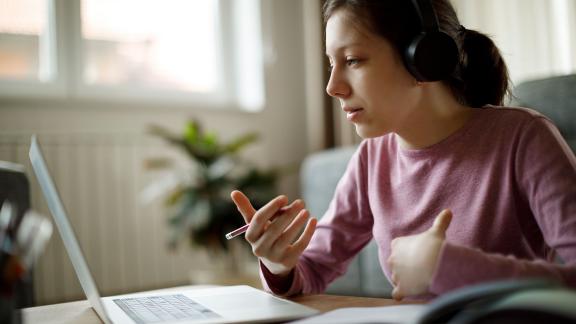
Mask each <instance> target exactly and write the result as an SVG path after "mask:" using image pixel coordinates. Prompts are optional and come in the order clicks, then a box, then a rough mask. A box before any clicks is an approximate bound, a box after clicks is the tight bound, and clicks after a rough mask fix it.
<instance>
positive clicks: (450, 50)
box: [404, 0, 459, 81]
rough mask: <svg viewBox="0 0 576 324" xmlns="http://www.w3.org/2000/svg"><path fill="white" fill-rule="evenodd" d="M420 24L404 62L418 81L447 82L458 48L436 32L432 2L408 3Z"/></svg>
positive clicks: (426, 0) (456, 57)
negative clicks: (411, 5)
mask: <svg viewBox="0 0 576 324" xmlns="http://www.w3.org/2000/svg"><path fill="white" fill-rule="evenodd" d="M412 3H413V4H414V8H415V9H416V13H417V14H418V16H419V17H420V22H421V23H422V32H421V33H420V34H418V36H416V37H415V38H414V39H413V40H412V41H411V42H410V44H409V45H408V48H406V52H405V53H404V61H405V62H406V67H407V68H408V71H410V73H411V74H412V75H413V76H414V77H415V78H416V80H418V81H440V80H444V79H446V78H448V77H449V76H450V74H452V72H453V71H454V68H455V67H456V64H457V63H458V60H459V53H458V46H456V42H455V41H454V39H453V38H452V37H450V36H449V35H448V34H446V33H444V32H442V31H440V29H439V27H438V17H437V16H436V12H435V11H434V8H433V6H432V0H412Z"/></svg>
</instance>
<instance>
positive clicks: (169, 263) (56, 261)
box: [0, 132, 211, 305]
mask: <svg viewBox="0 0 576 324" xmlns="http://www.w3.org/2000/svg"><path fill="white" fill-rule="evenodd" d="M38 137H39V141H40V144H41V146H42V149H43V152H44V155H45V158H46V162H47V164H48V168H49V170H50V171H51V173H52V176H53V178H54V181H55V183H56V186H57V188H58V190H59V192H60V196H61V198H62V200H63V203H64V206H65V209H66V211H67V213H68V216H69V218H70V222H71V223H72V227H73V229H74V231H75V233H76V236H77V238H78V240H79V242H80V246H81V247H82V250H83V252H84V255H85V257H86V259H87V262H88V265H89V267H90V269H91V271H92V274H93V276H94V278H95V281H96V283H97V285H98V287H99V289H100V293H101V294H102V295H104V296H106V295H111V294H118V293H126V292H133V291H141V290H145V289H153V288H160V287H170V286H176V285H182V284H189V278H190V277H189V276H190V272H191V271H194V270H195V269H199V268H203V267H204V266H205V265H206V264H208V263H209V260H210V259H211V258H210V256H208V255H207V254H206V253H205V252H204V251H203V250H201V249H193V248H191V247H190V246H189V244H187V242H183V244H182V245H181V247H180V248H179V249H178V250H177V251H169V250H168V248H167V244H166V242H167V240H168V234H169V233H168V226H167V224H166V220H167V217H166V211H165V209H164V207H163V205H162V201H161V199H158V201H153V202H151V203H150V202H149V203H147V204H143V203H142V202H141V201H140V199H139V197H140V196H141V193H142V191H143V189H144V188H145V187H147V186H148V185H150V183H152V182H153V181H156V180H157V179H158V178H159V176H160V175H161V174H159V172H161V171H151V170H147V169H146V168H145V163H144V162H145V161H146V160H147V159H149V158H158V157H167V156H172V157H176V158H177V157H178V155H177V152H176V151H175V148H173V147H168V146H167V145H166V144H165V143H164V142H161V141H159V140H158V139H155V138H150V137H147V136H145V135H134V134H84V133H83V134H39V136H38ZM29 143H30V134H28V133H24V132H23V133H19V134H13V133H10V134H5V133H1V134H0V160H5V161H11V162H16V163H21V164H23V165H25V166H26V167H27V170H28V178H29V181H30V186H31V199H32V201H31V205H32V208H34V209H35V210H37V211H39V212H41V213H42V214H44V215H46V216H48V217H49V218H50V219H51V216H50V213H49V210H48V208H47V205H46V202H45V200H44V196H43V195H42V193H41V192H40V188H39V186H38V182H37V181H36V178H35V175H34V174H33V172H32V170H31V167H30V163H29V160H28V148H29ZM163 172H166V171H163ZM33 278H34V290H35V298H36V303H37V304H38V305H42V304H49V303H57V302H64V301H70V300H78V299H85V296H84V294H83V292H82V290H81V287H80V285H79V282H78V280H77V278H76V275H75V273H74V270H73V268H72V266H71V263H70V261H69V259H68V255H67V253H66V251H65V249H64V246H63V244H62V241H61V239H60V235H59V233H58V232H57V231H56V230H55V231H54V234H53V236H52V238H51V240H50V242H49V244H48V246H47V248H46V250H45V251H44V253H43V254H42V256H41V257H40V258H39V260H38V261H37V263H36V265H35V267H34V270H33Z"/></svg>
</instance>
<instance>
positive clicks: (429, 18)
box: [412, 0, 440, 32]
mask: <svg viewBox="0 0 576 324" xmlns="http://www.w3.org/2000/svg"><path fill="white" fill-rule="evenodd" d="M412 3H413V4H414V8H415V9H416V13H417V14H418V16H419V17H420V22H421V23H422V29H423V30H424V31H425V32H430V31H439V30H440V29H439V27H438V17H437V16H436V12H435V11H434V8H433V7H432V1H431V0H412Z"/></svg>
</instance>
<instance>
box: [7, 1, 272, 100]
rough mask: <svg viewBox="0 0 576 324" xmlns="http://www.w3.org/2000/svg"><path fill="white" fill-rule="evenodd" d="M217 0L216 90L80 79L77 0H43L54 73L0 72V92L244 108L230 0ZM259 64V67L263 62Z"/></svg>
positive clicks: (51, 97) (58, 97)
mask: <svg viewBox="0 0 576 324" xmlns="http://www.w3.org/2000/svg"><path fill="white" fill-rule="evenodd" d="M216 1H218V3H217V6H218V10H219V13H220V18H219V21H218V22H217V26H216V28H217V31H216V35H217V42H216V43H217V50H216V52H217V54H216V55H217V58H216V59H217V62H218V63H217V66H218V71H217V73H218V77H217V80H218V83H217V87H216V89H215V90H214V91H211V92H207V93H198V92H191V91H185V90H178V89H166V88H159V87H154V86H137V85H130V84H120V85H117V84H115V85H104V84H87V83H85V82H84V81H83V80H82V79H83V75H82V74H83V59H84V55H83V53H82V51H83V39H82V31H81V27H82V23H81V0H46V2H47V6H48V19H47V24H48V30H47V34H48V35H47V37H48V39H49V44H50V56H51V60H52V62H51V63H50V64H52V65H53V66H54V78H53V79H51V80H50V81H40V80H25V81H24V80H10V79H1V78H0V98H16V99H21V98H32V99H61V100H69V99H72V100H85V101H113V102H118V103H128V104H138V103H162V104H169V105H185V106H191V105H193V106H201V107H209V108H233V109H242V107H241V104H239V103H238V89H239V87H238V85H237V84H236V83H237V82H236V80H238V73H240V72H239V69H238V67H237V66H236V64H237V60H236V59H235V57H234V54H233V52H234V50H235V49H238V47H237V46H238V42H237V41H236V40H235V39H234V37H235V36H236V35H235V33H234V21H235V16H234V15H235V14H234V0H216ZM236 1H238V0H236ZM259 5H260V4H259ZM260 25H261V23H260ZM260 32H261V30H260ZM235 45H236V46H235ZM235 47H236V48H235ZM261 64H262V70H263V69H264V67H263V64H264V63H263V62H262V63H261ZM262 74H263V71H262ZM262 87H263V85H262ZM262 95H263V94H262ZM261 108H262V107H251V108H250V107H249V108H244V110H260V109H261Z"/></svg>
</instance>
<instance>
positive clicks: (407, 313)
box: [290, 305, 426, 324]
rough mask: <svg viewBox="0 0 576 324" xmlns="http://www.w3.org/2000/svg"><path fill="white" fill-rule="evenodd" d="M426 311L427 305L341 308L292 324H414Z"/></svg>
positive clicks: (292, 323)
mask: <svg viewBox="0 0 576 324" xmlns="http://www.w3.org/2000/svg"><path fill="white" fill-rule="evenodd" d="M424 309H426V306H425V305H394V306H382V307H349V308H340V309H336V310H333V311H330V312H326V313H323V314H320V315H317V316H312V317H308V318H306V319H303V320H299V321H295V322H290V323H291V324H355V323H390V324H409V323H414V322H416V320H417V319H418V318H419V316H420V315H421V314H422V312H423V311H424Z"/></svg>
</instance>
